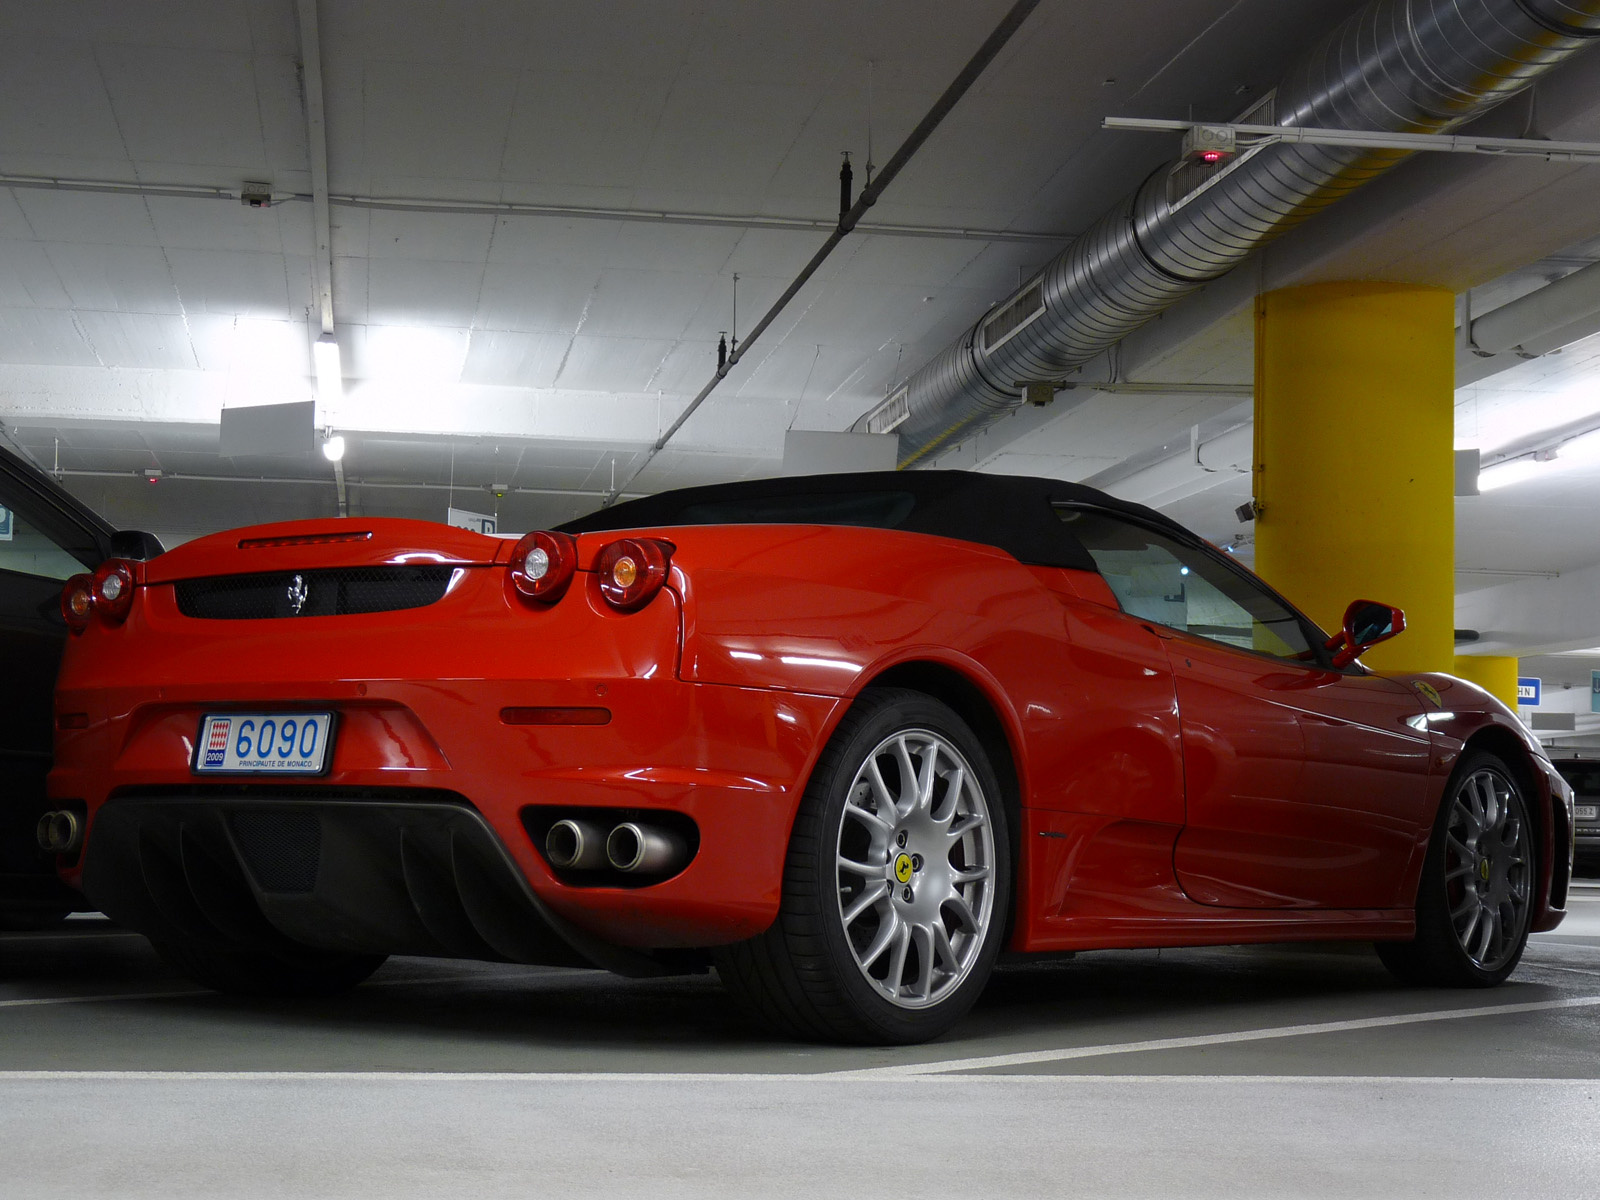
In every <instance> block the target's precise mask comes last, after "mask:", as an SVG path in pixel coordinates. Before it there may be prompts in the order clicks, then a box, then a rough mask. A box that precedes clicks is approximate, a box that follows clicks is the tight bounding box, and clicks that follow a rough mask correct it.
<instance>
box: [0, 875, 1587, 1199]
mask: <svg viewBox="0 0 1600 1200" xmlns="http://www.w3.org/2000/svg"><path fill="white" fill-rule="evenodd" d="M841 1190H843V1191H847V1192H848V1193H849V1194H851V1195H853V1196H878V1195H882V1196H896V1197H905V1196H922V1195H949V1194H959V1195H963V1196H1030V1197H1031V1196H1042V1195H1056V1194H1072V1195H1105V1196H1167V1195H1194V1196H1213V1195H1214V1196H1229V1197H1237V1196H1257V1195H1260V1196H1284V1195H1289V1196H1299V1195H1305V1196H1426V1195H1439V1196H1446V1195H1449V1196H1456V1195H1461V1194H1464V1193H1465V1194H1471V1195H1474V1196H1498V1195H1508V1196H1509V1195H1518V1196H1522V1195H1529V1196H1542V1195H1549V1196H1563V1197H1568V1196H1597V1195H1600V884H1593V883H1591V884H1588V885H1586V886H1582V887H1580V888H1579V889H1578V890H1577V891H1576V893H1575V896H1574V904H1573V910H1572V915H1571V916H1569V918H1568V920H1567V922H1566V924H1565V925H1563V927H1562V929H1561V930H1560V931H1559V932H1558V933H1556V934H1551V935H1544V936H1540V937H1537V938H1535V939H1534V941H1533V943H1532V944H1531V945H1530V947H1529V950H1528V953H1527V955H1526V957H1525V958H1524V960H1523V964H1522V966H1521V967H1520V968H1519V970H1518V972H1517V974H1516V975H1515V976H1513V978H1512V980H1511V982H1509V983H1508V984H1506V985H1504V986H1502V987H1500V988H1497V989H1494V990H1492V991H1489V992H1481V993H1466V992H1435V991H1421V990H1414V989H1406V988H1402V987H1400V986H1398V985H1396V984H1395V983H1393V981H1392V980H1391V979H1390V978H1389V976H1388V975H1387V973H1386V972H1384V970H1383V969H1382V967H1381V966H1380V965H1379V964H1378V962H1377V959H1376V958H1375V957H1374V956H1373V954H1372V953H1371V950H1370V948H1368V947H1365V946H1307V947H1286V948H1285V947H1279V948H1256V949H1253V948H1221V949H1207V950H1185V951H1163V952H1159V953H1158V952H1155V951H1143V952H1106V953H1099V954H1085V955H1082V956H1080V957H1079V958H1077V959H1075V960H1072V961H1070V962H1065V963H1059V964H1054V965H1048V966H1024V967H1013V968H1010V969H1007V970H1005V971H1003V972H1002V973H1000V974H999V975H998V976H997V977H996V978H995V980H994V981H993V983H992V984H991V986H990V988H989V991H988V993H987V994H986V996H985V997H984V999H983V1001H982V1002H981V1003H980V1004H979V1006H978V1008H977V1010H976V1011H975V1012H974V1013H973V1015H972V1016H971V1017H970V1018H969V1019H968V1020H967V1021H966V1022H965V1023H963V1024H962V1025H961V1026H960V1027H959V1028H958V1029H957V1030H956V1031H955V1033H954V1034H952V1035H951V1036H949V1037H947V1038H945V1039H943V1040H941V1041H939V1042H937V1043H934V1044H932V1045H928V1046H920V1047H912V1048H906V1049H897V1050H880V1049H873V1050H850V1049H839V1048H833V1047H818V1046H809V1045H799V1044H794V1043H789V1042H784V1041H781V1040H777V1039H774V1038H772V1037H771V1036H769V1035H767V1034H765V1033H764V1032H762V1031H761V1030H759V1029H755V1028H752V1027H750V1026H748V1025H746V1024H745V1023H744V1022H743V1021H742V1020H741V1019H740V1018H739V1016H738V1015H737V1014H736V1012H735V1011H734V1009H733V1007H732V1006H731V1005H730V1004H729V1003H728V1001H727V1000H726V998H725V997H724V995H723V993H722V992H721V990H720V988H719V987H718V985H717V983H716V981H715V979H714V977H691V978H682V979H669V980H658V981H629V980H622V979H617V978H614V977H611V976H606V975H602V974H598V973H595V972H583V971H556V970H542V969H537V968H515V967H507V966H496V965H489V964H478V963H458V962H439V961H430V960H422V959H397V960H394V961H391V962H390V963H389V964H387V965H386V966H385V967H384V968H383V969H382V970H381V971H380V972H379V973H378V974H377V975H376V976H374V977H373V979H372V980H371V981H370V982H369V983H367V984H365V985H363V986H362V987H361V988H359V989H357V990H356V991H355V992H353V993H351V994H350V995H348V996H345V997H341V998H339V999H337V1000H333V1001H323V1002H317V1003H313V1004H295V1005H287V1004H269V1003H264V1002H259V1003H258V1002H248V1001H241V1000H236V999H230V998H226V997H222V996H217V995H214V994H211V993H208V992H204V991H200V990H198V989H195V988H194V987H193V986H192V985H190V984H188V983H187V982H186V981H185V980H184V979H182V978H181V977H179V976H177V975H176V974H174V973H173V972H171V971H170V970H168V969H167V968H166V967H165V966H164V965H163V964H162V963H161V962H160V960H159V959H157V958H156V957H155V955H154V954H153V952H152V951H151V950H150V948H149V945H148V944H147V943H146V942H145V941H144V940H143V939H142V938H140V937H138V936H136V935H132V934H128V933H125V932H122V931H120V930H117V929H115V928H114V927H112V926H111V925H109V924H108V923H106V922H104V921H101V920H97V919H88V920H75V921H73V922H71V923H70V925H69V927H68V928H67V929H66V930H65V931H63V932H60V933H51V934H7V935H0V1196H3V1197H11V1196H17V1197H24V1196H26V1197H35V1196H51V1195H58V1194H59V1195H66V1194H71V1195H73V1196H75V1197H96V1196H146V1195H148V1196H157V1195H159V1196H161V1197H187V1196H215V1195H223V1194H226V1195H229V1196H241V1197H243V1196H257V1195H260V1196H295V1197H299V1196H307V1197H310V1196H346V1195H357V1194H360V1195H382V1196H424V1195H437V1194H440V1193H447V1192H448V1193H459V1194H463V1195H490V1196H492V1195H502V1194H504V1195H511V1194H517V1195H529V1194H533V1195H544V1194H548V1195H562V1196H581V1195H606V1196H633V1195H639V1196H644V1195H650V1196H703V1195H708V1194H709V1195H724V1194H726V1195H740V1196H748V1195H774V1196H791V1195H792V1196H811V1195H817V1194H820V1193H823V1192H824V1191H832V1192H837V1191H841Z"/></svg>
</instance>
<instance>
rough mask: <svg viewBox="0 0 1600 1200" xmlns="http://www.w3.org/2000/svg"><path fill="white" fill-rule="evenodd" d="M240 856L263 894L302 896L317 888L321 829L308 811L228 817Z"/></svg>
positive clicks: (320, 852)
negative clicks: (276, 893)
mask: <svg viewBox="0 0 1600 1200" xmlns="http://www.w3.org/2000/svg"><path fill="white" fill-rule="evenodd" d="M228 824H229V825H231V826H232V827H233V836H234V840H235V841H236V842H237V843H238V846H239V851H240V854H241V855H242V856H243V858H244V861H245V863H246V865H247V866H249V868H250V873H251V874H252V875H254V876H255V877H256V883H257V884H259V885H260V887H261V890H262V891H264V892H280V893H286V894H289V895H304V894H306V893H307V892H310V891H313V890H315V888H316V886H317V867H318V865H319V863H320V861H321V858H322V826H321V824H320V823H319V822H318V821H317V818H316V815H315V814H313V813H308V812H272V811H270V810H268V811H262V812H250V811H246V812H236V813H231V814H229V817H228Z"/></svg>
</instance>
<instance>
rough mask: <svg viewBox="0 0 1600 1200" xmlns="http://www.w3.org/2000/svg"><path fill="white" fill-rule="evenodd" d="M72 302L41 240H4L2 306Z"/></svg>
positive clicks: (0, 286) (50, 305) (0, 260)
mask: <svg viewBox="0 0 1600 1200" xmlns="http://www.w3.org/2000/svg"><path fill="white" fill-rule="evenodd" d="M71 305H72V301H71V300H70V299H69V298H68V297H67V293H66V289H65V288H63V287H62V286H61V277H60V276H59V275H57V274H56V269H55V267H54V265H52V264H51V262H50V256H49V254H47V253H46V252H45V248H44V247H43V246H42V245H40V244H39V243H38V242H21V241H14V240H9V239H0V306H4V307H18V308H70V307H71Z"/></svg>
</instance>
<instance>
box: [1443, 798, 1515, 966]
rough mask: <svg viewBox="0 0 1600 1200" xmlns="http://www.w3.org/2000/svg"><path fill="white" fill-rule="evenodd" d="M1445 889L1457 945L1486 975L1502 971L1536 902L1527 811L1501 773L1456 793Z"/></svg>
mask: <svg viewBox="0 0 1600 1200" xmlns="http://www.w3.org/2000/svg"><path fill="white" fill-rule="evenodd" d="M1444 886H1445V901H1446V904H1447V905H1448V907H1449V911H1450V923H1451V925H1452V926H1454V928H1455V933H1456V941H1457V943H1458V944H1459V945H1460V946H1461V949H1462V950H1463V951H1464V952H1465V953H1466V955H1467V957H1468V958H1469V959H1470V960H1471V961H1472V963H1473V965H1474V966H1476V967H1478V968H1479V969H1480V970H1484V971H1497V970H1499V969H1500V968H1501V967H1503V966H1504V965H1505V964H1506V963H1507V962H1508V961H1510V959H1511V958H1512V957H1513V956H1514V955H1515V954H1516V953H1517V952H1518V949H1519V948H1520V947H1521V944H1522V934H1523V930H1524V929H1525V928H1526V926H1527V923H1528V915H1529V912H1530V900H1531V897H1532V895H1533V844H1532V840H1531V838H1530V836H1529V830H1528V814H1527V809H1526V807H1525V806H1524V805H1523V802H1522V797H1521V796H1519V795H1518V794H1517V790H1516V788H1515V787H1514V786H1513V785H1512V783H1511V781H1510V780H1509V779H1507V778H1506V776H1505V775H1503V774H1502V773H1501V772H1499V771H1496V770H1494V769H1492V768H1489V767H1484V768H1480V769H1479V770H1477V771H1474V772H1473V773H1472V774H1471V775H1470V776H1468V777H1467V779H1466V781H1465V782H1464V783H1463V784H1462V785H1461V787H1460V788H1459V789H1458V790H1457V791H1456V794H1455V799H1454V801H1453V802H1452V804H1451V809H1450V823H1449V825H1448V826H1447V827H1446V829H1445V854H1444Z"/></svg>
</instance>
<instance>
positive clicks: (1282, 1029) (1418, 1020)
mask: <svg viewBox="0 0 1600 1200" xmlns="http://www.w3.org/2000/svg"><path fill="white" fill-rule="evenodd" d="M1595 1007H1600V996H1573V997H1569V998H1567V999H1565V1000H1530V1001H1527V1002H1525V1003H1522V1004H1488V1005H1483V1006H1481V1007H1477V1008H1446V1009H1440V1010H1437V1011H1434V1012H1420V1013H1400V1014H1398V1015H1395V1016H1389V1017H1359V1018H1357V1019H1355V1020H1350V1021H1320V1022H1317V1023H1315V1024H1311V1025H1278V1026H1275V1027H1272V1028H1268V1029H1241V1030H1238V1031H1236V1032H1233V1033H1208V1034H1200V1035H1198V1036H1195V1037H1178V1038H1155V1039H1152V1040H1150V1041H1145V1042H1113V1043H1110V1044H1108V1045H1102V1046H1069V1047H1067V1048H1066V1049H1062V1050H1030V1051H1025V1052H1023V1053H1019V1054H991V1055H987V1056H985V1057H982V1058H947V1059H941V1060H939V1061H937V1062H927V1063H903V1064H901V1065H899V1066H893V1067H866V1068H862V1069H860V1070H856V1071H841V1072H837V1073H836V1074H838V1075H853V1076H856V1077H858V1078H871V1079H903V1078H906V1077H908V1076H913V1075H937V1074H943V1073H946V1072H952V1071H983V1070H988V1069H992V1068H994V1067H1026V1066H1032V1065H1033V1064H1035V1063H1050V1062H1067V1061H1070V1060H1071V1059H1075V1058H1099V1057H1101V1056H1102V1055H1108V1054H1139V1053H1142V1052H1144V1051H1146V1050H1187V1049H1191V1048H1193V1047H1196V1046H1225V1045H1229V1044H1231V1043H1235V1042H1261V1041H1267V1040H1269V1039H1271V1038H1291V1037H1307V1036H1309V1035H1311V1034H1318V1033H1348V1032H1350V1031H1352V1030H1357V1029H1383V1028H1387V1027H1389V1026H1393V1025H1420V1024H1425V1023H1427V1022H1431V1021H1460V1020H1464V1019H1466V1018H1468V1017H1499V1016H1506V1015H1509V1014H1511V1013H1528V1012H1547V1011H1550V1010H1553V1009H1561V1008H1595Z"/></svg>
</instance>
